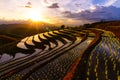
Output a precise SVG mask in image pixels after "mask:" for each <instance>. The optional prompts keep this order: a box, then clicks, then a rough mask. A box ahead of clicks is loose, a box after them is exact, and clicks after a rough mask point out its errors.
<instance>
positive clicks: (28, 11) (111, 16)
mask: <svg viewBox="0 0 120 80" xmlns="http://www.w3.org/2000/svg"><path fill="white" fill-rule="evenodd" d="M26 20H33V21H38V20H39V21H43V22H48V23H52V24H65V25H79V24H85V23H91V22H97V21H101V20H106V21H109V20H120V0H0V24H2V23H14V22H19V21H26Z"/></svg>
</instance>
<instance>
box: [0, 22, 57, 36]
mask: <svg viewBox="0 0 120 80" xmlns="http://www.w3.org/2000/svg"><path fill="white" fill-rule="evenodd" d="M55 28H57V27H55V26H54V25H52V24H49V23H44V22H39V23H32V24H31V23H30V24H2V25H0V35H7V36H11V37H16V38H23V37H26V36H30V35H33V34H37V33H41V32H45V31H48V30H51V29H55Z"/></svg>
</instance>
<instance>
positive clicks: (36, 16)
mask: <svg viewBox="0 0 120 80" xmlns="http://www.w3.org/2000/svg"><path fill="white" fill-rule="evenodd" d="M28 18H29V19H31V20H32V21H34V22H38V21H43V20H44V18H43V16H42V15H41V13H40V12H38V11H30V12H29V13H28Z"/></svg>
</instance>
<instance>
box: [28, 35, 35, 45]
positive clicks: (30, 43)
mask: <svg viewBox="0 0 120 80" xmlns="http://www.w3.org/2000/svg"><path fill="white" fill-rule="evenodd" d="M32 40H33V36H30V37H29V38H28V39H27V41H26V43H27V44H29V45H33V46H34V45H35V44H34V43H33V42H32Z"/></svg>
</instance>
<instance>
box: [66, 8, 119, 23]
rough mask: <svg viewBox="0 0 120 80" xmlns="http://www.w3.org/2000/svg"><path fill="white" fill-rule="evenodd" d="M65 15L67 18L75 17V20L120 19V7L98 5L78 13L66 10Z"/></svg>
mask: <svg viewBox="0 0 120 80" xmlns="http://www.w3.org/2000/svg"><path fill="white" fill-rule="evenodd" d="M64 16H65V17H67V18H73V19H75V20H88V21H100V20H120V8H116V7H113V6H109V7H98V6H97V7H96V9H94V10H91V9H90V10H85V11H82V12H78V13H71V12H70V11H67V12H64Z"/></svg>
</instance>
